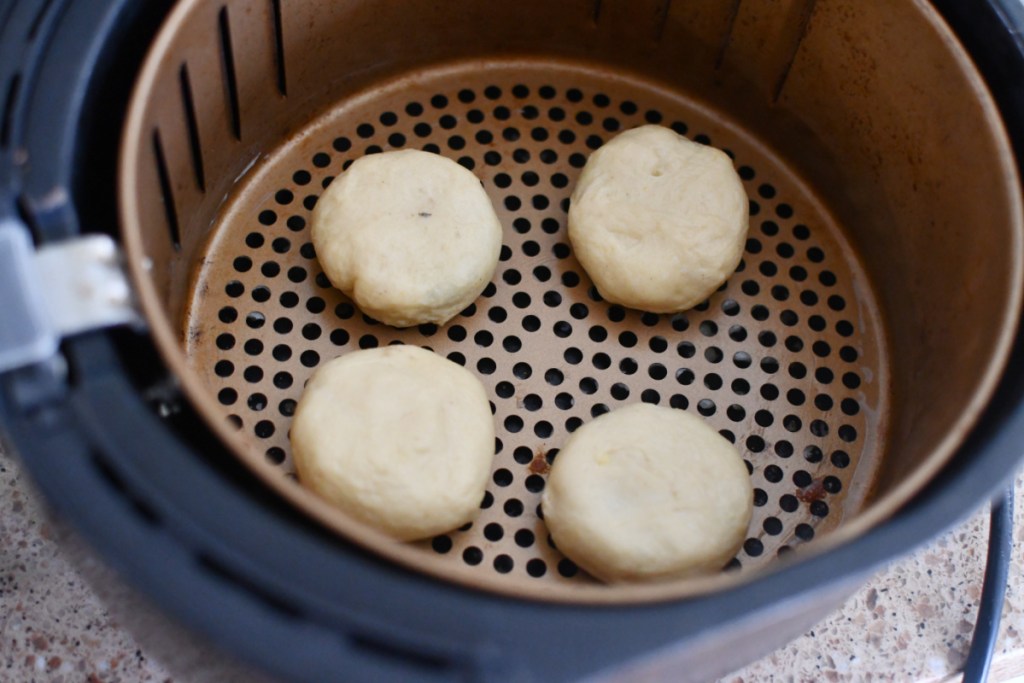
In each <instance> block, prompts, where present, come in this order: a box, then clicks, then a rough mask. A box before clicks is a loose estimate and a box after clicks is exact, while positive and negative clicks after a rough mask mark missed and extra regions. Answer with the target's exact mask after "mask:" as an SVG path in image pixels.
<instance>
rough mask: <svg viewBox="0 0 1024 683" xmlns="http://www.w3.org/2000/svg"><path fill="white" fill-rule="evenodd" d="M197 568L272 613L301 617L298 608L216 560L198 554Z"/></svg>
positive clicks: (295, 617) (293, 617)
mask: <svg viewBox="0 0 1024 683" xmlns="http://www.w3.org/2000/svg"><path fill="white" fill-rule="evenodd" d="M198 559H199V566H200V567H202V568H203V569H205V570H206V571H208V572H210V573H211V574H213V575H215V576H217V577H218V578H219V579H221V580H222V581H225V582H227V583H229V584H231V585H232V586H234V587H235V588H240V589H242V590H244V591H246V592H247V593H249V594H250V595H253V596H255V597H256V598H258V599H259V600H260V601H261V602H262V603H263V604H265V605H266V606H268V607H270V608H271V609H273V610H274V611H276V612H278V613H279V614H282V615H284V616H286V617H289V618H291V619H298V618H299V617H301V616H302V612H301V611H299V609H298V608H296V607H294V606H292V605H290V604H289V603H287V602H285V601H284V600H282V599H281V598H279V597H278V596H277V595H274V594H273V593H271V592H270V591H268V590H266V589H265V588H263V587H262V586H258V585H257V584H255V583H253V582H252V581H250V580H249V579H247V578H245V577H244V576H241V575H240V574H238V573H237V572H235V571H233V570H231V569H228V568H227V567H225V566H224V565H223V564H221V563H220V562H219V561H218V560H215V559H214V558H212V557H210V556H209V555H206V554H205V553H200V554H199V557H198Z"/></svg>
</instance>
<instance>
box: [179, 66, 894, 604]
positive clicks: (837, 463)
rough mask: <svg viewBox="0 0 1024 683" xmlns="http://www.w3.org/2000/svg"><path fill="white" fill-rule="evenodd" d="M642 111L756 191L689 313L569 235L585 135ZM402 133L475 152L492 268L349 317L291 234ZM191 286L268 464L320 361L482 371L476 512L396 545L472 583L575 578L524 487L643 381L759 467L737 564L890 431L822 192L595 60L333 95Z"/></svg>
mask: <svg viewBox="0 0 1024 683" xmlns="http://www.w3.org/2000/svg"><path fill="white" fill-rule="evenodd" d="M644 123H661V124H663V125H667V126H671V127H672V128H674V129H675V130H676V131H678V132H680V133H683V134H686V135H688V136H690V137H691V138H692V139H694V140H697V141H699V142H702V143H705V144H712V145H715V146H717V147H720V148H722V149H724V150H726V151H727V152H728V153H729V154H730V156H732V157H733V158H734V159H735V161H736V167H737V168H738V169H739V173H740V175H741V177H742V178H743V180H744V183H745V187H746V190H747V193H748V195H749V196H750V200H751V201H750V213H751V219H750V225H751V229H750V236H749V240H748V242H747V246H746V252H745V254H744V259H743V262H742V263H741V264H740V267H739V270H738V271H737V272H736V274H735V275H733V277H732V278H730V279H729V281H728V283H727V284H726V285H725V286H723V287H722V288H721V289H720V290H719V291H718V292H717V293H715V294H714V295H713V296H712V297H711V299H710V300H709V301H708V302H706V303H704V304H701V305H700V306H698V307H697V308H696V309H694V310H692V311H690V312H688V313H685V314H680V315H671V316H670V315H653V314H645V313H641V312H638V311H633V310H627V309H623V308H622V307H619V306H612V305H608V304H606V303H604V302H603V301H601V299H600V298H599V297H598V295H597V294H596V292H595V290H594V289H593V287H592V286H591V283H590V280H589V279H588V277H587V275H586V273H585V272H584V271H583V270H582V268H581V267H580V266H579V264H578V263H577V261H576V259H575V258H574V257H573V254H572V250H571V248H570V245H569V243H568V239H567V236H566V210H567V208H568V201H569V199H568V198H569V196H570V194H571V191H572V188H573V185H574V183H575V181H576V178H577V176H578V174H579V171H580V168H581V167H582V166H583V164H584V162H585V160H586V158H587V155H588V154H589V153H590V152H591V151H592V150H594V149H596V148H597V147H599V146H600V145H601V144H602V143H603V142H605V141H607V140H608V139H610V138H611V137H612V136H613V135H615V133H616V132H618V131H621V130H625V129H628V128H631V127H635V126H638V125H642V124H644ZM405 148H418V149H425V150H428V151H433V152H438V153H440V154H443V155H445V156H448V157H451V158H453V159H455V160H457V161H458V162H459V163H460V164H462V165H464V166H465V167H467V168H469V169H470V170H472V171H473V172H474V173H475V174H476V175H477V176H478V177H479V178H480V179H481V180H482V181H483V182H484V185H485V187H486V189H487V192H488V193H489V194H490V196H491V198H492V199H493V201H494V204H495V206H496V207H497V209H498V214H499V217H500V218H501V221H502V225H503V226H504V229H505V235H504V246H503V247H502V253H501V262H500V264H499V267H498V270H497V273H496V275H495V278H494V281H493V282H492V283H491V284H490V285H488V287H487V289H486V291H485V292H484V294H483V296H482V297H481V298H480V299H478V300H477V302H476V303H475V304H474V305H472V306H470V307H469V308H468V309H467V310H466V311H464V312H463V314H462V315H460V316H458V317H457V318H455V319H454V320H453V321H451V322H450V323H449V324H448V325H446V326H445V327H443V328H441V329H438V328H436V327H435V326H430V325H428V326H422V327H420V328H419V329H415V328H413V329H407V330H398V329H394V328H391V327H388V326H385V325H382V324H379V323H377V322H375V321H373V320H370V319H368V318H366V317H365V316H363V315H362V314H361V313H360V311H359V310H358V309H356V308H354V307H353V305H352V304H351V303H350V302H349V301H348V300H346V299H345V297H343V296H342V295H341V294H340V293H339V292H337V291H336V290H334V289H332V288H331V287H330V285H329V283H328V281H327V279H326V278H325V277H324V275H323V274H322V272H321V269H320V267H319V264H318V263H317V261H316V258H315V254H314V251H313V246H312V244H311V243H310V237H309V229H308V223H309V217H310V211H311V209H312V208H313V207H314V206H315V203H316V200H317V197H318V195H319V194H320V193H321V192H322V191H323V188H324V187H325V186H326V185H327V184H328V183H329V182H330V180H331V179H332V178H333V177H334V176H335V175H337V174H338V173H341V172H342V171H343V170H344V169H345V168H347V166H348V165H349V164H350V163H351V162H352V161H353V160H355V159H357V158H359V157H360V156H362V155H364V154H369V153H374V152H380V151H382V150H390V149H405ZM193 282H194V283H195V285H194V291H193V293H192V297H193V298H192V301H191V304H190V307H189V312H188V314H187V316H186V320H185V321H184V323H185V331H186V334H185V335H184V338H185V339H186V340H187V342H186V343H187V346H188V348H187V351H188V356H189V358H190V361H191V363H192V365H193V366H194V368H195V369H196V370H197V371H198V372H199V373H201V374H202V375H203V376H204V377H206V378H208V383H209V386H210V388H211V389H212V391H214V392H215V393H216V394H217V396H218V397H219V400H220V403H221V404H222V405H223V406H224V411H225V416H226V418H227V419H230V420H231V421H232V422H233V423H234V424H235V425H236V426H237V427H238V429H240V430H243V431H244V432H246V433H247V434H248V435H249V436H250V437H251V441H252V443H253V444H254V446H253V448H256V449H258V450H259V452H260V453H261V454H265V457H266V458H268V459H270V460H271V461H272V462H274V463H276V464H277V465H278V467H279V468H280V471H281V476H282V478H284V477H287V476H289V475H291V473H292V471H293V470H292V463H291V460H290V456H289V444H288V436H287V435H288V428H289V424H290V421H291V416H292V413H293V411H294V409H295V403H296V401H297V400H298V398H299V397H300V395H301V393H302V387H303V385H304V383H305V381H306V379H307V378H308V377H309V376H310V374H311V373H312V372H313V371H314V370H315V369H316V367H317V366H318V365H319V364H320V363H322V362H325V361H327V360H330V359H331V358H334V357H336V356H338V355H341V354H344V353H347V352H349V351H352V350H355V349H359V348H368V347H373V346H378V345H384V344H390V343H395V342H398V341H401V342H404V343H408V344H418V345H421V346H426V347H429V348H431V349H433V350H434V351H437V352H438V353H441V354H444V355H446V356H447V357H448V358H450V359H452V360H454V361H455V362H457V363H460V364H462V365H465V366H466V367H467V368H470V369H471V370H473V371H474V372H475V374H476V375H477V376H478V377H480V379H481V380H482V381H483V382H484V385H485V386H486V388H487V391H488V393H489V395H490V399H491V401H492V404H493V406H494V413H495V416H494V419H495V423H496V428H497V433H498V440H497V444H496V455H495V459H494V471H493V476H492V479H491V482H490V484H489V486H488V491H487V494H486V497H485V499H484V501H483V504H482V506H481V507H482V508H483V509H482V510H481V513H480V516H479V517H478V518H477V520H476V521H475V522H474V523H472V524H471V525H468V526H467V527H465V528H462V529H459V530H457V531H453V532H452V533H449V534H445V535H442V536H438V537H437V538H434V539H433V540H430V541H424V542H421V543H418V544H414V546H413V548H414V551H415V552H418V553H419V555H420V557H417V558H416V564H417V565H418V566H419V567H421V568H422V569H424V570H425V571H429V572H432V573H434V574H437V575H441V576H451V575H462V576H467V575H470V576H472V577H473V579H472V580H473V581H474V582H475V583H477V584H478V585H482V586H484V587H492V588H498V589H503V590H506V591H507V590H514V591H515V592H517V593H519V594H523V593H524V592H525V593H527V594H529V593H531V592H534V593H537V592H538V591H540V593H541V594H543V593H545V592H546V593H550V591H551V588H552V587H555V588H556V589H557V590H558V591H559V592H565V591H568V592H569V593H571V591H572V589H573V586H583V585H584V584H586V583H589V582H591V580H590V579H589V578H588V577H586V576H585V574H584V573H582V572H579V571H578V570H577V568H576V566H575V565H574V564H573V563H572V562H571V561H570V560H568V559H566V558H564V557H563V556H562V555H561V554H560V553H559V552H558V551H557V550H556V549H555V548H554V547H553V546H552V544H551V542H550V539H549V536H548V534H547V532H546V530H545V527H544V523H543V521H542V520H540V519H539V512H538V507H539V502H540V495H541V492H542V490H543V488H544V484H545V475H546V473H547V471H548V468H549V465H550V463H551V461H552V460H553V458H554V457H555V456H556V454H557V452H558V448H559V446H561V445H562V443H563V442H564V441H565V439H566V438H567V436H568V435H569V433H570V432H571V431H573V430H574V429H575V428H577V427H578V426H579V425H581V424H583V423H585V422H587V421H588V420H590V419H592V418H593V417H594V416H597V415H599V414H601V413H603V412H606V411H608V410H614V409H615V408H617V407H619V406H622V405H626V404H628V403H631V402H635V401H647V402H650V403H656V404H659V405H664V406H672V407H674V408H678V409H681V410H688V411H692V412H694V413H697V414H699V415H702V416H703V417H704V418H705V419H706V420H708V421H709V422H710V423H711V424H712V425H713V426H714V427H715V428H716V429H718V430H720V432H721V433H722V434H723V435H725V436H726V438H728V439H729V440H730V441H733V442H734V443H735V444H736V445H737V446H738V447H739V449H740V450H741V452H742V453H743V456H744V458H745V459H746V462H747V464H748V466H749V469H750V472H751V477H752V480H753V484H754V487H755V490H754V501H755V508H754V518H753V521H752V523H751V526H750V530H749V533H748V536H749V538H748V539H747V541H746V542H745V544H744V546H743V549H742V550H741V551H740V553H739V555H738V556H737V557H736V558H735V559H734V560H733V561H732V563H731V566H732V567H742V568H743V569H744V571H746V570H750V569H753V568H757V567H763V566H765V565H766V564H768V563H770V562H772V561H773V559H774V558H775V557H776V556H777V555H779V554H781V553H783V552H785V551H787V550H788V549H790V548H792V547H793V546H795V545H798V544H800V543H804V542H806V541H809V540H811V539H812V538H814V537H815V536H816V535H818V536H820V535H821V534H823V533H825V532H827V531H828V530H829V529H831V528H834V527H835V526H836V525H837V524H838V523H840V521H841V519H842V518H843V516H849V515H852V514H854V513H856V511H857V509H858V507H859V506H860V505H861V503H862V501H863V497H864V494H865V491H866V489H867V487H868V486H869V485H870V482H871V478H872V474H873V470H874V463H875V461H876V460H877V457H876V456H877V454H878V452H879V450H880V448H881V443H880V440H881V437H882V436H883V435H884V432H885V429H884V424H883V420H884V416H885V415H886V413H887V404H886V403H887V400H888V398H887V390H886V383H887V380H886V377H887V370H886V366H885V353H884V348H883V346H882V340H883V338H884V335H883V330H882V328H881V325H880V321H879V319H878V315H877V311H876V309H875V305H874V302H873V301H872V300H871V297H870V295H869V293H870V291H871V290H870V287H869V286H868V283H867V280H866V278H865V277H864V274H863V272H862V270H861V268H860V266H859V265H858V263H857V261H856V258H855V257H854V255H853V253H852V251H851V249H850V248H849V246H848V245H847V243H846V242H845V240H844V238H843V236H842V233H841V231H840V229H839V227H838V226H837V225H835V224H834V222H833V221H832V219H831V218H830V216H829V215H828V213H827V211H826V210H825V208H824V207H823V206H821V204H820V203H819V202H818V201H817V200H816V198H815V197H814V195H813V194H812V193H811V192H810V191H809V189H808V188H807V186H806V185H805V184H804V183H803V182H802V181H801V180H800V179H799V178H797V177H795V176H794V175H793V174H792V172H791V171H789V170H788V169H787V168H786V166H785V165H784V164H782V163H781V162H780V161H779V160H778V159H777V158H776V157H774V156H773V155H771V153H769V152H768V151H767V150H766V149H765V148H764V147H763V146H762V145H760V144H759V143H758V142H757V140H754V139H752V138H751V137H749V136H748V135H747V134H746V133H745V132H744V131H742V130H739V129H737V128H735V127H733V126H731V125H730V124H729V123H728V122H727V121H726V120H725V119H724V118H723V117H721V116H720V115H718V114H716V113H715V112H710V111H707V110H705V109H703V108H701V107H700V106H699V105H697V104H696V103H695V102H694V101H691V100H688V99H686V98H685V97H683V96H681V95H679V94H678V93H672V92H666V91H664V90H661V89H659V88H658V87H657V86H655V85H653V84H650V83H646V82H643V81H640V80H636V79H634V78H631V77H626V76H620V75H613V74H609V73H608V72H604V71H591V70H588V69H585V68H577V67H572V66H568V65H565V64H560V63H559V64H550V63H540V62H528V61H527V62H515V63H511V62H507V63H487V64H486V65H484V64H480V63H474V64H472V65H466V66H463V67H459V66H452V67H447V68H443V69H436V70H431V71H425V72H421V73H417V74H415V76H414V77H410V78H408V79H403V80H400V81H396V82H393V83H389V84H385V85H382V86H381V87H380V88H378V89H375V90H373V91H371V92H368V93H365V94H363V95H360V96H357V97H353V98H351V99H349V100H347V101H344V102H341V103H339V105H338V106H337V108H336V109H334V110H333V111H330V112H328V113H327V114H325V115H324V116H322V117H320V118H319V119H318V120H316V121H315V122H314V123H313V124H311V125H310V126H309V127H308V128H307V129H305V130H303V131H302V132H301V133H300V134H298V135H296V136H294V137H293V138H292V139H291V140H289V141H287V142H286V143H285V144H283V145H282V147H281V148H280V149H278V150H277V151H276V152H275V153H273V154H272V155H270V157H269V158H268V159H266V160H265V161H264V162H263V163H261V164H260V165H259V166H257V167H256V168H255V169H253V171H252V172H250V173H249V174H248V175H247V177H245V178H243V179H242V180H241V181H240V185H239V188H238V190H237V192H236V194H235V195H234V196H233V198H232V200H231V201H230V202H229V204H228V205H227V207H226V208H225V211H224V213H223V214H222V217H221V219H220V222H219V223H218V225H217V226H216V228H215V230H214V232H213V233H212V238H211V240H210V243H209V244H208V246H207V247H206V252H205V254H204V257H203V258H202V260H201V261H200V264H199V266H198V272H197V273H195V276H194V279H193ZM261 457H262V456H261ZM289 485H293V486H294V485H296V484H294V483H290V482H289ZM328 523H329V520H328ZM467 569H468V570H471V571H470V572H469V574H467V573H466V570H467Z"/></svg>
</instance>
